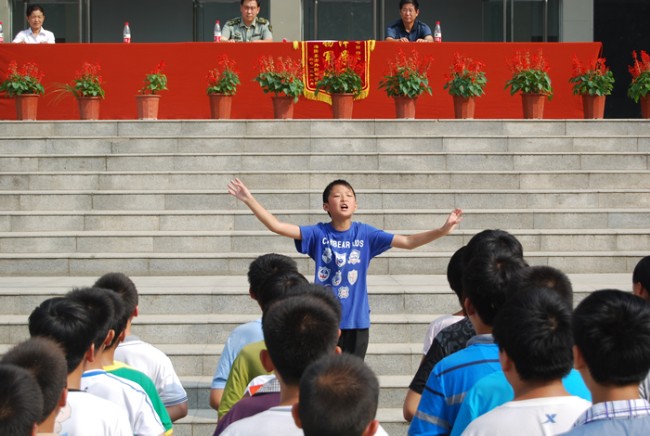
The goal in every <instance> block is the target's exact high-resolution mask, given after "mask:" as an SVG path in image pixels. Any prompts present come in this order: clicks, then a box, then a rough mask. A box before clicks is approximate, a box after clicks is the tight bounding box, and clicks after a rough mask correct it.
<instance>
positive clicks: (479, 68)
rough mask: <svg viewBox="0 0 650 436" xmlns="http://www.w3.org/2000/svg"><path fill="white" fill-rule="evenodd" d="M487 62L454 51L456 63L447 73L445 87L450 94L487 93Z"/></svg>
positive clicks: (478, 95) (471, 94) (460, 95)
mask: <svg viewBox="0 0 650 436" xmlns="http://www.w3.org/2000/svg"><path fill="white" fill-rule="evenodd" d="M484 69H485V64H483V63H482V62H479V61H475V60H473V59H472V58H469V57H466V56H463V55H461V54H460V53H454V63H453V64H451V66H450V67H449V74H446V75H445V84H444V86H443V88H444V89H447V90H448V91H449V94H450V95H456V96H459V97H466V98H468V97H480V96H482V95H483V94H485V85H486V84H487V76H486V75H485V71H484Z"/></svg>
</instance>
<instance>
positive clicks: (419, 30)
mask: <svg viewBox="0 0 650 436" xmlns="http://www.w3.org/2000/svg"><path fill="white" fill-rule="evenodd" d="M399 15H400V17H401V18H400V19H399V20H397V21H395V22H393V23H392V24H391V25H390V26H388V28H387V29H386V41H401V42H433V34H432V32H431V28H430V27H429V26H427V25H426V24H424V23H423V22H422V21H420V20H418V19H417V17H418V15H420V4H419V3H418V0H401V1H400V2H399Z"/></svg>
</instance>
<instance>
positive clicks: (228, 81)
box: [207, 55, 240, 95]
mask: <svg viewBox="0 0 650 436" xmlns="http://www.w3.org/2000/svg"><path fill="white" fill-rule="evenodd" d="M239 84H240V81H239V75H238V74H237V71H236V70H235V61H233V60H232V59H230V58H229V57H228V56H226V55H224V56H223V57H222V58H221V59H220V60H219V65H218V66H217V67H216V68H213V69H211V70H210V71H208V89H207V93H208V94H224V95H235V94H236V93H237V85H239Z"/></svg>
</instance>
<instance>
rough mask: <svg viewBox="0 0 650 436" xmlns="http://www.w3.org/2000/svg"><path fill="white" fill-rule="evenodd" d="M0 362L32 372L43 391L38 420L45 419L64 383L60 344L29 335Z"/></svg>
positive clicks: (65, 378) (64, 368)
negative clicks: (29, 337)
mask: <svg viewBox="0 0 650 436" xmlns="http://www.w3.org/2000/svg"><path fill="white" fill-rule="evenodd" d="M2 363H9V364H13V365H16V366H20V367H21V368H24V369H26V370H28V371H29V372H30V373H31V374H32V375H33V376H34V378H35V379H36V382H37V383H38V385H39V388H40V390H41V394H42V395H43V412H42V414H41V416H40V417H39V420H38V422H39V423H41V422H43V421H45V419H46V418H47V417H48V416H50V414H51V413H52V412H53V411H54V409H55V408H56V407H57V406H58V404H59V401H60V399H61V393H62V392H63V389H64V388H65V387H66V382H67V375H68V372H67V364H66V361H65V355H64V354H63V350H62V349H61V347H60V346H59V345H58V344H57V343H56V342H54V341H52V340H51V339H47V338H40V337H36V338H31V339H29V340H27V341H25V342H21V343H20V344H18V345H16V346H15V347H13V348H12V349H11V350H9V351H8V352H7V354H5V355H4V357H3V358H2Z"/></svg>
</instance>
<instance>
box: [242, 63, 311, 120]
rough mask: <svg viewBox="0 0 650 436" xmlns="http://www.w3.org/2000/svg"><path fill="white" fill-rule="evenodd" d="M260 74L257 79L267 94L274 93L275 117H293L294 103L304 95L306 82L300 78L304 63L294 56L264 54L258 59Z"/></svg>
mask: <svg viewBox="0 0 650 436" xmlns="http://www.w3.org/2000/svg"><path fill="white" fill-rule="evenodd" d="M258 69H259V74H258V75H257V76H256V77H255V79H254V80H255V81H256V82H258V83H259V84H260V86H261V87H262V91H264V93H265V94H268V93H272V94H273V114H274V117H275V118H279V119H289V118H293V105H294V104H295V103H297V102H298V99H299V98H300V96H301V95H302V93H303V91H304V89H305V84H304V83H303V81H302V80H301V79H300V77H301V76H302V64H301V62H300V61H298V60H294V59H292V58H283V57H279V58H277V59H274V58H273V57H271V56H262V57H261V58H260V59H259V60H258Z"/></svg>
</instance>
